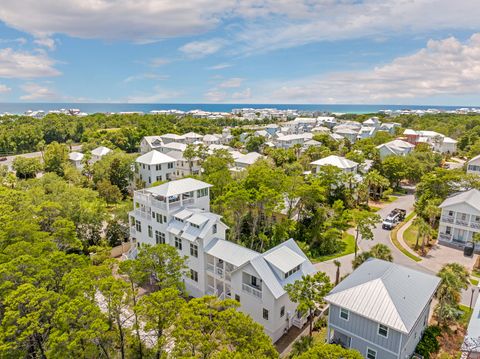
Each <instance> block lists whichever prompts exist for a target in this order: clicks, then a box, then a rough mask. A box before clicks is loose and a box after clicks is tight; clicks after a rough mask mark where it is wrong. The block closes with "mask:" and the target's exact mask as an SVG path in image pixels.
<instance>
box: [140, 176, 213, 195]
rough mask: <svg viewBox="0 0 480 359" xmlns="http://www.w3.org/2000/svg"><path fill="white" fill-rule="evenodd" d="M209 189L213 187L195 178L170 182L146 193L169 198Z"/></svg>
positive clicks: (149, 189) (152, 188) (147, 189)
mask: <svg viewBox="0 0 480 359" xmlns="http://www.w3.org/2000/svg"><path fill="white" fill-rule="evenodd" d="M209 187H212V185H211V184H208V183H206V182H202V181H199V180H196V179H194V178H182V179H179V180H176V181H170V182H167V183H164V184H161V185H160V186H156V187H151V188H146V189H145V191H147V192H150V193H152V194H154V195H158V196H163V197H169V196H176V195H179V194H182V193H186V192H192V191H196V190H199V189H202V188H209Z"/></svg>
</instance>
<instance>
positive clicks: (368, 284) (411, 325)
mask: <svg viewBox="0 0 480 359" xmlns="http://www.w3.org/2000/svg"><path fill="white" fill-rule="evenodd" d="M439 284H440V278H438V277H437V276H435V275H432V274H427V273H424V272H420V271H417V270H414V269H410V268H407V267H403V266H400V265H398V264H395V263H390V262H386V261H383V260H380V259H369V260H367V261H366V262H364V263H363V264H362V265H361V266H360V267H358V268H357V269H356V270H355V271H353V273H352V274H350V275H349V276H347V277H346V278H345V279H344V280H343V281H341V282H340V284H338V285H337V286H336V287H335V288H334V289H333V290H332V291H331V292H330V293H329V294H328V295H327V296H326V297H325V301H326V302H327V303H329V304H330V307H329V312H328V328H327V341H328V342H329V343H336V344H339V345H342V346H343V347H346V348H352V349H356V350H358V351H359V352H360V354H362V355H363V357H364V358H366V359H406V358H410V357H411V355H412V354H413V353H414V351H415V348H416V346H417V344H418V342H419V341H420V339H421V337H422V334H423V331H424V330H425V328H426V327H427V326H428V320H429V316H430V309H431V303H432V299H433V296H434V294H435V292H436V290H437V288H438V285H439Z"/></svg>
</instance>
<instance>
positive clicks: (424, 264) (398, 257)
mask: <svg viewBox="0 0 480 359" xmlns="http://www.w3.org/2000/svg"><path fill="white" fill-rule="evenodd" d="M414 203H415V197H414V195H413V194H408V195H403V196H399V197H398V198H397V199H396V200H395V201H394V202H392V203H389V204H388V205H386V206H385V207H383V208H382V209H380V210H379V211H378V212H377V213H378V215H380V217H382V219H383V218H385V217H386V216H387V215H388V214H389V213H390V212H391V211H392V210H393V209H395V208H402V209H405V210H406V211H407V215H408V214H410V213H411V212H412V211H413V210H414V207H413V204H414ZM373 235H374V239H373V240H371V241H369V240H363V239H361V238H360V239H359V242H358V246H359V252H361V251H368V250H370V249H371V248H372V247H373V246H374V245H375V244H378V243H382V244H385V245H386V246H388V247H389V248H390V250H391V251H392V255H393V262H394V263H397V264H400V265H403V266H406V267H409V268H412V269H416V270H420V271H423V272H428V273H431V274H434V275H435V274H437V273H438V271H439V270H440V268H441V267H442V266H443V265H444V264H446V263H452V262H456V263H460V264H462V265H464V266H466V267H467V268H468V269H469V270H470V269H471V268H472V266H473V263H474V261H475V258H469V257H464V256H463V252H462V251H460V250H457V249H453V248H448V247H445V246H437V247H435V248H434V249H433V250H432V251H431V252H430V253H429V255H427V257H426V258H424V259H422V261H420V262H415V261H413V260H412V259H410V258H408V257H407V256H406V255H405V254H403V253H402V252H401V251H400V250H399V249H398V248H397V247H395V245H394V244H393V243H392V241H391V240H390V231H387V230H384V229H382V225H381V223H379V224H378V225H377V226H376V227H375V229H374V230H373ZM353 258H354V255H353V254H349V255H346V256H343V257H339V258H336V260H337V261H339V262H340V263H341V267H340V277H343V276H345V275H347V274H349V273H351V272H352V271H353V268H352V260H353ZM333 261H334V260H329V261H326V262H320V263H316V264H315V268H316V269H317V270H320V271H322V272H325V273H327V275H328V276H329V277H330V279H331V280H332V282H333V281H335V276H336V266H335V264H334V263H333ZM472 289H473V293H474V295H473V299H474V303H475V300H476V298H477V296H478V293H479V289H478V288H477V287H476V286H470V287H469V288H468V289H467V290H465V291H463V293H462V301H461V302H462V304H464V305H467V306H468V305H469V304H470V299H471V296H472Z"/></svg>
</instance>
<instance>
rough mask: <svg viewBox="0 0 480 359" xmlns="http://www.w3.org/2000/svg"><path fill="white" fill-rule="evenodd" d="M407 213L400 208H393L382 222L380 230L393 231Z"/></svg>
mask: <svg viewBox="0 0 480 359" xmlns="http://www.w3.org/2000/svg"><path fill="white" fill-rule="evenodd" d="M406 214H407V211H406V210H404V209H401V208H395V209H394V210H393V211H391V212H390V214H389V215H388V216H387V217H386V218H385V219H384V220H383V222H382V228H383V229H388V230H390V229H393V228H395V227H396V226H397V224H399V223H400V222H401V221H403V220H404V219H405V215H406Z"/></svg>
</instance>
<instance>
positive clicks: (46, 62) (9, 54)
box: [0, 48, 60, 78]
mask: <svg viewBox="0 0 480 359" xmlns="http://www.w3.org/2000/svg"><path fill="white" fill-rule="evenodd" d="M54 64H55V61H54V60H52V59H50V58H49V57H48V56H47V55H46V54H45V53H44V52H42V51H37V52H35V53H31V52H26V51H15V50H13V49H11V48H4V49H0V77H4V78H34V77H50V76H58V75H60V72H59V71H58V70H57V69H55V68H54V67H53V66H54Z"/></svg>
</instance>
